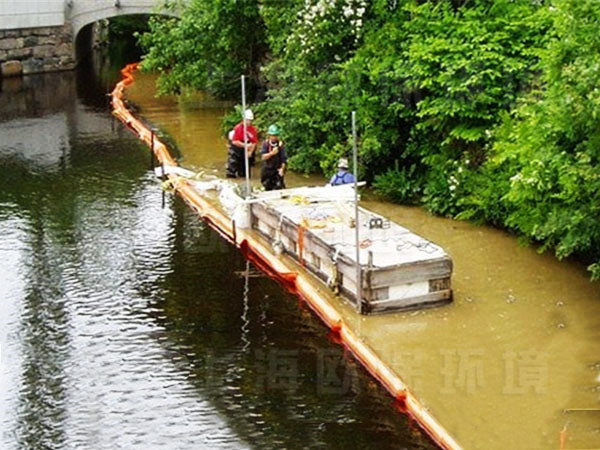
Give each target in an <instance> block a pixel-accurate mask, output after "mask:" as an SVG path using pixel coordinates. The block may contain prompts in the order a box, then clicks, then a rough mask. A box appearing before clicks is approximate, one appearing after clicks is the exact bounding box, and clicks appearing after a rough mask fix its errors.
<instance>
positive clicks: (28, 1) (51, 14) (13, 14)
mask: <svg viewBox="0 0 600 450" xmlns="http://www.w3.org/2000/svg"><path fill="white" fill-rule="evenodd" d="M186 1H187V0H186ZM181 3H182V4H184V3H185V1H183V2H181ZM132 14H162V15H173V16H176V15H177V12H174V11H172V10H167V9H165V0H1V1H0V75H2V76H3V77H7V76H14V75H21V74H30V73H39V72H50V71H56V70H68V69H72V68H74V67H75V65H76V52H75V48H76V46H75V42H76V40H77V37H78V36H79V34H80V32H81V31H82V30H84V29H85V27H86V26H88V25H90V24H93V23H95V22H97V21H100V20H103V19H110V18H112V17H117V16H124V15H132Z"/></svg>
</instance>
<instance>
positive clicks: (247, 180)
mask: <svg viewBox="0 0 600 450" xmlns="http://www.w3.org/2000/svg"><path fill="white" fill-rule="evenodd" d="M242 120H243V122H244V164H245V167H246V195H245V197H246V198H247V197H249V196H250V163H249V161H248V141H247V140H246V128H247V124H246V77H245V76H244V75H242Z"/></svg>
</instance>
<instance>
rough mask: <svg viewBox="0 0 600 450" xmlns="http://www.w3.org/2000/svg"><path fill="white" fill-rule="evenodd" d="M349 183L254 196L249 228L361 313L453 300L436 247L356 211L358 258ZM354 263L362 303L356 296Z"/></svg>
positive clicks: (448, 263)
mask: <svg viewBox="0 0 600 450" xmlns="http://www.w3.org/2000/svg"><path fill="white" fill-rule="evenodd" d="M353 198H354V189H353V186H352V185H342V186H326V187H305V188H297V189H286V190H281V191H272V192H267V193H264V194H258V196H257V198H256V199H255V200H253V201H252V202H251V204H250V205H251V220H252V228H254V229H256V230H258V231H259V232H260V233H261V234H262V235H263V236H264V237H265V238H266V239H268V240H269V241H270V242H271V244H272V245H273V246H274V249H275V250H277V251H284V252H285V253H287V254H289V255H290V256H292V257H293V258H294V259H295V260H296V261H298V262H300V263H301V264H302V265H303V266H304V267H305V268H306V269H308V270H309V271H311V272H312V273H314V274H315V275H316V276H317V277H319V278H320V279H321V280H322V281H323V282H325V283H326V284H327V286H328V287H329V288H330V289H332V290H333V291H334V292H335V293H339V294H341V295H343V296H344V297H345V298H347V299H348V300H349V301H350V303H352V304H353V305H354V307H355V308H356V310H358V311H360V312H361V313H363V314H375V313H385V312H393V311H402V310H408V309H418V308H428V307H433V306H438V305H442V304H446V303H449V302H451V301H452V289H451V287H450V277H451V275H452V260H451V259H450V257H449V256H448V254H447V253H446V252H445V251H444V250H443V249H442V248H440V247H439V246H437V245H435V244H434V243H432V242H430V241H428V240H426V239H424V238H422V237H421V236H418V235H416V234H414V233H412V232H411V231H409V230H407V229H406V228H404V227H402V226H400V225H398V224H397V223H394V222H391V221H390V220H388V219H386V218H385V217H382V216H380V215H379V214H376V213H374V212H372V211H368V210H366V209H364V208H359V214H358V216H359V219H358V222H359V223H358V228H359V248H360V250H359V258H358V259H359V262H358V263H357V261H356V238H355V231H356V230H355V229H354V228H355V226H356V224H355V223H354V222H355V213H354V204H353V201H352V199H353ZM357 264H359V265H360V279H361V298H360V299H358V293H357V291H358V289H357V277H358V276H359V275H358V270H357Z"/></svg>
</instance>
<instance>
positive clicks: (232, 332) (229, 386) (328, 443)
mask: <svg viewBox="0 0 600 450" xmlns="http://www.w3.org/2000/svg"><path fill="white" fill-rule="evenodd" d="M105 73H116V71H115V72H111V71H110V70H108V69H107V70H106V72H105ZM99 80H100V81H99ZM102 80H105V81H102ZM111 83H112V81H108V80H106V79H105V78H103V77H100V78H98V77H97V76H95V75H93V74H92V73H90V72H89V71H87V70H86V69H82V70H80V71H78V72H77V73H60V74H52V75H43V76H36V77H28V78H24V79H23V80H22V81H20V82H14V83H13V81H5V82H3V85H2V92H1V93H0V100H1V101H0V105H1V106H0V282H1V283H2V286H4V287H5V289H6V291H5V292H4V295H5V297H4V300H3V302H2V303H1V305H0V343H1V345H2V353H1V354H0V358H1V360H0V362H1V364H0V429H1V430H2V433H3V434H2V435H1V437H0V439H1V440H0V442H1V445H0V447H2V448H3V449H7V450H8V449H16V448H32V449H35V448H94V449H104V448H106V449H113V448H116V447H119V446H121V447H123V448H139V449H147V448H177V449H183V448H190V449H197V448H238V447H248V446H250V447H257V448H283V447H287V448H304V447H310V448H399V449H402V448H411V449H413V448H434V446H433V444H432V443H431V442H430V441H429V440H428V439H427V438H426V437H425V436H424V435H423V434H422V433H421V432H420V431H419V430H418V429H416V428H415V427H414V426H413V425H412V424H411V423H410V422H409V420H408V419H407V418H406V417H405V416H403V415H401V414H399V413H398V412H397V411H395V410H394V409H393V407H392V405H391V403H392V401H391V398H390V397H389V396H388V395H387V393H385V392H384V391H383V390H382V389H381V388H380V386H379V385H378V384H377V383H376V382H375V381H374V380H373V379H372V378H370V377H369V376H368V375H367V374H366V373H365V372H364V371H363V369H362V368H361V367H360V366H359V365H358V364H357V363H356V362H355V361H354V360H353V359H352V358H351V357H350V356H349V355H347V354H345V353H344V351H343V349H342V348H341V347H339V346H337V345H335V344H334V343H333V342H331V341H330V339H329V338H328V336H327V330H326V329H325V328H324V327H323V326H322V325H321V323H320V322H319V321H318V319H316V317H315V316H314V315H313V314H312V313H311V312H310V311H309V310H307V308H306V307H305V305H303V304H302V303H300V302H299V300H298V299H297V298H296V297H295V296H292V295H290V294H287V293H285V292H284V291H283V289H282V288H281V287H280V286H278V285H277V284H276V283H274V282H273V281H271V280H269V279H266V278H264V277H263V276H262V275H261V274H260V273H258V272H257V271H256V269H255V268H253V267H252V266H251V265H249V264H248V263H247V262H246V261H245V260H244V259H243V257H242V256H241V255H240V253H239V252H238V251H237V250H235V249H234V248H232V247H230V246H228V245H227V244H225V243H224V242H223V241H222V240H221V239H220V238H219V237H218V236H217V235H216V234H215V233H214V232H213V231H211V230H210V229H208V228H207V227H206V225H205V224H204V223H203V222H201V221H200V220H199V219H198V218H197V216H196V215H195V214H194V213H193V212H192V211H191V210H190V209H189V208H188V207H187V206H186V205H185V204H184V203H183V202H181V201H180V200H178V199H174V198H172V197H167V198H166V202H165V207H164V208H162V207H161V206H162V198H163V193H162V191H161V188H160V185H159V184H158V183H156V181H155V180H154V179H153V176H152V174H151V173H149V171H148V165H149V159H148V153H147V150H146V149H144V148H143V147H141V146H140V144H139V143H138V142H137V141H136V140H135V139H134V138H133V137H132V136H130V135H129V134H128V132H126V131H125V130H124V129H123V128H122V127H121V126H120V125H117V126H115V128H114V131H112V128H111V117H110V115H109V114H108V113H107V111H106V110H105V108H106V105H105V93H106V92H107V91H108V90H109V87H110V85H111Z"/></svg>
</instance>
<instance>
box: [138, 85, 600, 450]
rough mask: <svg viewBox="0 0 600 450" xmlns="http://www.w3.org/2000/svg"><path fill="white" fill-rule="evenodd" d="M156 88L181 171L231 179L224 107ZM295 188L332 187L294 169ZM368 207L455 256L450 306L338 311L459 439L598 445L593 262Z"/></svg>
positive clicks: (150, 108)
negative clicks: (163, 94)
mask: <svg viewBox="0 0 600 450" xmlns="http://www.w3.org/2000/svg"><path fill="white" fill-rule="evenodd" d="M153 82H154V79H153V77H152V76H149V75H138V78H137V81H136V83H135V85H134V86H132V87H131V88H130V90H129V93H128V96H129V98H130V99H131V100H132V101H133V102H134V103H135V104H136V105H137V106H138V107H139V108H140V114H141V115H142V116H143V117H144V118H145V119H147V120H148V121H150V122H151V123H152V124H154V125H155V126H156V127H158V128H160V129H161V130H163V131H164V132H166V133H167V134H168V135H169V136H170V137H171V138H172V140H173V141H174V142H175V143H176V146H177V150H178V152H179V156H180V162H181V164H182V165H183V166H184V167H188V168H192V169H194V170H198V171H200V170H202V171H205V172H208V173H214V174H216V175H219V176H223V175H224V163H225V158H226V147H225V141H224V139H223V138H222V136H221V132H220V120H221V117H222V116H223V114H224V113H225V112H226V111H227V109H226V106H225V105H221V106H219V105H218V104H217V105H215V104H210V103H211V102H209V101H207V102H205V106H202V101H200V100H199V101H196V102H194V101H190V100H188V101H186V102H177V101H175V100H174V99H172V98H161V99H157V98H155V97H154V96H153V92H154V89H153ZM207 105H208V106H207ZM284 134H285V130H284ZM284 138H285V136H284ZM286 181H287V183H288V186H295V185H302V184H321V183H324V182H325V180H324V179H323V178H322V177H318V176H310V177H307V176H302V175H298V174H293V173H289V174H288V175H287V177H286ZM254 183H256V181H254ZM362 205H363V206H365V207H367V208H369V209H371V210H373V211H375V212H378V213H380V214H383V215H385V216H386V217H389V218H390V219H392V220H394V221H396V222H398V223H400V224H401V225H403V226H405V227H407V228H409V229H411V230H412V231H414V232H415V233H418V234H420V235H422V236H424V237H426V238H428V239H430V240H432V241H434V242H436V243H437V244H439V245H441V246H442V247H443V248H444V249H445V250H446V251H447V252H448V253H449V254H450V255H451V257H452V259H453V261H454V274H453V278H452V285H453V289H454V302H453V303H452V304H451V305H450V306H446V307H441V308H437V309H431V310H424V311H415V312H407V313H398V314H391V315H385V316H377V317H361V316H358V315H357V314H356V313H354V311H352V310H351V309H350V308H348V307H347V306H345V305H343V304H341V303H340V304H339V305H337V306H336V307H337V308H338V309H339V310H341V311H342V312H343V314H344V317H345V319H346V320H347V321H348V322H349V323H351V324H353V327H354V329H355V330H356V331H357V332H358V333H359V334H360V335H361V337H362V338H363V339H364V340H365V341H367V342H368V343H369V344H370V345H371V346H372V347H373V348H374V349H375V350H376V351H377V353H378V354H379V355H380V356H381V357H382V359H384V360H385V361H387V362H388V363H390V364H391V366H392V367H393V368H394V369H395V370H396V371H397V372H398V374H399V375H400V376H401V377H402V378H403V379H404V380H405V381H406V382H407V383H408V385H409V386H410V387H411V388H412V389H413V391H414V392H415V393H416V394H417V395H418V397H419V398H420V399H421V400H422V401H423V402H424V403H425V405H426V406H427V407H428V408H429V409H430V410H431V411H432V412H433V414H434V416H435V417H436V418H437V419H438V420H439V421H440V422H441V423H442V425H443V426H444V427H445V428H446V429H447V430H448V431H449V432H450V433H451V434H452V435H453V436H454V437H455V438H456V439H457V440H458V441H459V443H460V444H461V445H463V446H464V448H467V449H476V448H477V449H550V448H560V447H561V440H562V444H563V445H564V448H565V449H597V448H600V283H592V282H590V281H589V277H588V273H586V270H585V267H584V266H583V265H581V264H579V263H577V262H572V261H562V262H560V261H558V260H556V259H555V258H554V256H553V255H551V254H539V253H538V252H537V251H536V249H535V248H533V247H523V246H521V245H520V244H519V243H518V241H517V239H516V238H515V237H514V236H512V235H510V234H508V233H506V232H504V231H500V230H497V229H494V228H491V227H485V226H475V225H472V224H469V223H466V222H460V221H454V220H449V219H444V218H439V217H433V216H431V215H429V214H428V213H427V212H426V211H424V210H423V209H421V208H415V207H406V206H400V205H394V204H390V203H388V202H384V201H381V200H379V199H377V198H376V197H375V196H374V195H372V194H367V195H365V200H364V201H363V202H362ZM382 389H383V388H382Z"/></svg>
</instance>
